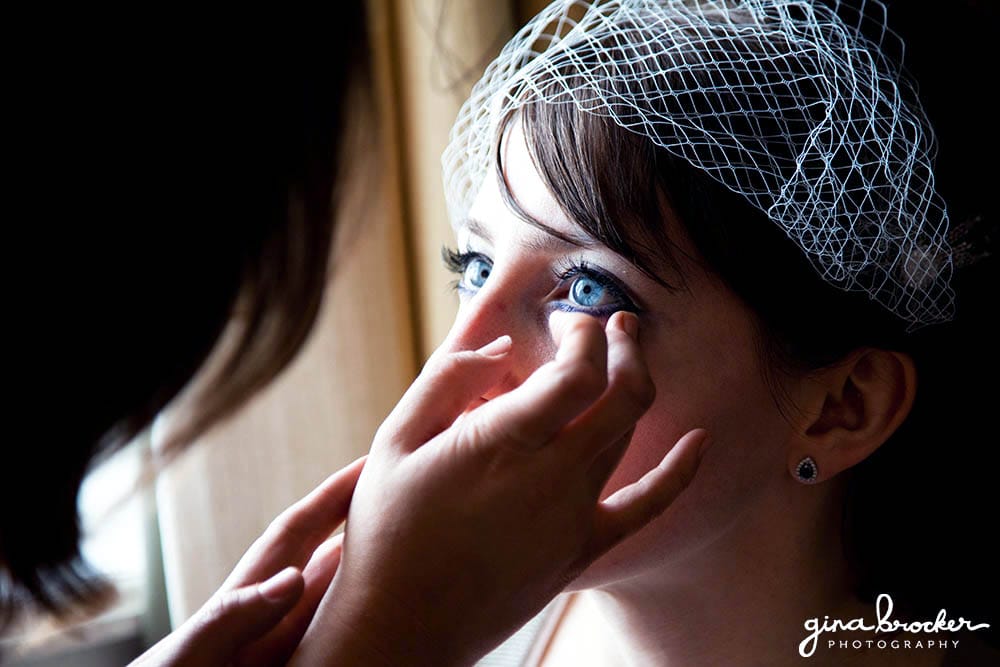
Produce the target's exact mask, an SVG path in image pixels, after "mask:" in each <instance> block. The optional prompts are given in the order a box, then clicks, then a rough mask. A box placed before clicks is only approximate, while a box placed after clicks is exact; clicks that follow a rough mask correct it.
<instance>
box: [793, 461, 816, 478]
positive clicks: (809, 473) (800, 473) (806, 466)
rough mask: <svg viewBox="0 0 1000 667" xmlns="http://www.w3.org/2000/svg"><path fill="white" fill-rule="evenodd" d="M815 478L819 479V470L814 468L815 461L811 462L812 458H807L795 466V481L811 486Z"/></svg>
mask: <svg viewBox="0 0 1000 667" xmlns="http://www.w3.org/2000/svg"><path fill="white" fill-rule="evenodd" d="M817 477H819V468H817V467H816V461H814V460H813V457H811V456H807V457H805V458H804V459H802V460H801V461H799V464H798V465H797V466H795V479H797V480H799V481H800V482H802V483H803V484H812V483H814V482H815V481H816V478H817Z"/></svg>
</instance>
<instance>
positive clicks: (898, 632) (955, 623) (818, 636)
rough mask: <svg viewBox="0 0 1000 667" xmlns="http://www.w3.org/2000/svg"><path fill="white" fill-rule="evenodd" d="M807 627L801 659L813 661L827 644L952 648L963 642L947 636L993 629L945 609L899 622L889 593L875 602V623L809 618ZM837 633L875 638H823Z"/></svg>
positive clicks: (863, 619)
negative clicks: (932, 615)
mask: <svg viewBox="0 0 1000 667" xmlns="http://www.w3.org/2000/svg"><path fill="white" fill-rule="evenodd" d="M804 625H805V629H806V631H807V632H808V633H809V634H808V635H806V638H805V639H803V640H802V642H801V643H799V655H801V656H802V657H803V658H808V657H810V656H811V655H812V654H813V653H815V652H816V647H817V646H820V645H821V644H825V645H826V648H828V649H831V650H838V649H856V650H860V649H879V650H898V649H931V648H953V647H957V646H958V642H959V641H960V640H958V639H955V638H954V637H950V636H948V635H947V634H945V633H951V632H960V631H962V630H969V631H972V632H974V631H976V630H985V629H987V628H989V627H990V624H989V623H974V622H972V621H970V620H966V619H965V618H963V617H961V616H959V617H958V618H957V619H955V618H949V617H948V612H947V611H946V610H945V609H941V610H940V611H939V612H938V614H937V616H936V617H935V618H934V619H933V620H925V621H899V620H896V619H894V618H892V597H891V596H890V595H889V594H888V593H882V594H881V595H879V596H878V599H877V600H876V601H875V620H874V622H873V621H871V620H868V619H865V618H852V619H850V620H846V621H845V620H843V619H839V618H830V617H829V616H824V617H823V620H822V621H821V620H820V619H818V618H810V619H808V620H806V622H805V624H804ZM835 632H870V633H872V636H871V637H869V638H864V639H862V638H853V639H831V638H824V637H823V635H824V634H826V633H835Z"/></svg>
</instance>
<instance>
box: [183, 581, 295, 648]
mask: <svg viewBox="0 0 1000 667" xmlns="http://www.w3.org/2000/svg"><path fill="white" fill-rule="evenodd" d="M304 589H305V580H304V579H303V577H302V573H301V572H299V570H297V569H296V568H294V567H287V568H285V569H284V570H282V571H281V572H279V573H278V574H276V575H274V576H273V577H271V578H270V579H268V580H267V581H265V582H263V583H261V584H251V585H249V586H244V587H242V588H237V589H235V590H231V591H226V592H223V593H217V594H216V595H215V596H214V597H213V598H212V599H211V600H209V602H208V603H207V604H206V605H205V606H204V607H202V609H201V610H200V611H199V612H198V614H197V615H196V616H195V617H194V618H193V619H192V624H191V628H190V630H189V631H187V632H185V635H186V636H185V637H183V638H181V639H180V642H181V644H182V646H183V648H182V649H181V651H180V652H181V654H182V656H183V658H184V661H183V662H182V664H185V665H193V666H200V665H222V664H226V663H228V662H229V661H230V660H232V659H233V658H234V657H235V656H236V654H238V653H239V652H240V650H241V649H242V648H243V647H245V646H246V645H247V644H250V643H251V642H253V641H255V640H257V639H259V638H260V637H262V636H263V635H265V634H267V632H268V631H269V630H270V629H271V628H273V627H274V626H276V625H277V624H278V623H280V622H281V619H283V618H284V617H285V615H286V614H287V613H288V612H289V611H291V610H292V608H293V607H294V606H295V603H296V602H298V600H299V598H301V597H302V592H303V590H304Z"/></svg>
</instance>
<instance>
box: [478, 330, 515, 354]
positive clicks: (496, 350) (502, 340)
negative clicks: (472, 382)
mask: <svg viewBox="0 0 1000 667" xmlns="http://www.w3.org/2000/svg"><path fill="white" fill-rule="evenodd" d="M513 345H514V341H513V340H512V339H511V337H510V336H506V335H504V336H500V337H499V338H497V339H496V340H495V341H493V342H492V343H487V344H486V345H483V346H482V347H481V348H479V349H478V350H476V353H477V354H481V355H483V356H484V357H502V356H503V355H505V354H507V353H508V352H510V348H511V347H513Z"/></svg>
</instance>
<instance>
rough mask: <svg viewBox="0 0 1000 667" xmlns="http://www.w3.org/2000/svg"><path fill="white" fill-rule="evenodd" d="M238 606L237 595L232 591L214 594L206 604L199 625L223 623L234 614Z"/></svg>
mask: <svg viewBox="0 0 1000 667" xmlns="http://www.w3.org/2000/svg"><path fill="white" fill-rule="evenodd" d="M237 606H238V605H237V600H236V596H235V595H234V594H233V593H232V592H229V593H224V594H220V595H214V596H212V599H210V600H209V601H208V603H207V604H206V605H205V608H204V611H203V612H202V615H201V623H200V624H199V625H201V626H202V627H208V626H214V625H217V624H219V623H223V622H225V620H226V619H227V618H228V617H229V616H231V615H232V614H233V612H234V611H235V610H236V608H237Z"/></svg>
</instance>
